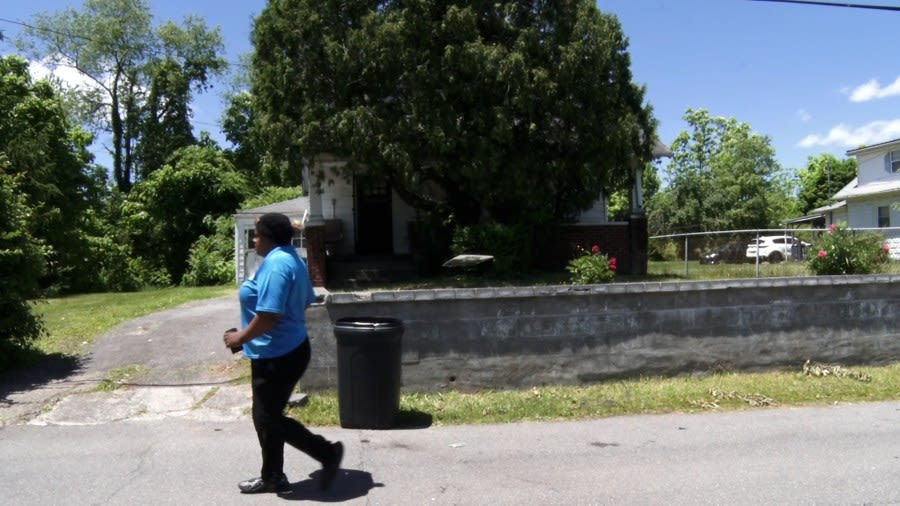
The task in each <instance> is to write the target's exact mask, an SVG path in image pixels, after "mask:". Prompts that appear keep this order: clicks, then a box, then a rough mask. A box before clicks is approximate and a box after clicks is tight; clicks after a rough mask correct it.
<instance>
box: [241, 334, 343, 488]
mask: <svg viewBox="0 0 900 506" xmlns="http://www.w3.org/2000/svg"><path fill="white" fill-rule="evenodd" d="M309 358H310V346H309V339H306V340H305V341H303V344H301V345H300V346H298V347H297V348H296V349H294V351H291V352H290V353H287V354H286V355H282V356H280V357H276V358H265V359H254V360H251V361H250V373H251V378H252V385H253V426H254V427H255V428H256V435H257V437H258V438H259V446H260V448H261V449H262V471H261V472H260V476H261V477H262V478H263V479H264V480H266V481H271V480H277V479H278V478H280V477H281V474H282V472H283V470H284V443H287V444H289V445H291V446H293V447H294V448H296V449H298V450H300V451H302V452H303V453H306V454H307V455H309V456H310V457H312V458H314V459H316V460H318V461H319V462H323V461H324V460H325V459H327V458H328V457H329V456H330V455H331V452H332V448H331V444H330V443H329V442H328V441H327V440H326V439H325V438H323V437H322V436H319V435H316V434H313V433H312V432H310V431H309V430H307V428H306V427H304V426H303V425H302V424H301V423H300V422H298V421H297V420H294V419H293V418H289V417H287V416H285V415H284V408H285V407H286V406H287V403H288V400H290V398H291V393H292V392H293V391H294V387H295V386H296V385H297V382H298V381H299V380H300V377H301V376H303V373H304V372H306V367H307V366H308V365H309Z"/></svg>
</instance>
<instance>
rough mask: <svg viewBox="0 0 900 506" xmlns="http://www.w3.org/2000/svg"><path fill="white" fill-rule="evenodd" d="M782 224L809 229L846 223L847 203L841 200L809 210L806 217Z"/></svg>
mask: <svg viewBox="0 0 900 506" xmlns="http://www.w3.org/2000/svg"><path fill="white" fill-rule="evenodd" d="M784 223H785V224H786V225H808V226H810V227H811V228H828V227H829V226H831V225H832V224H835V225H836V224H838V223H847V201H846V200H841V201H838V202H835V203H833V204H828V205H825V206H822V207H817V208H815V209H811V210H810V211H809V214H807V215H806V216H801V217H799V218H792V219H790V220H786V221H785V222H784Z"/></svg>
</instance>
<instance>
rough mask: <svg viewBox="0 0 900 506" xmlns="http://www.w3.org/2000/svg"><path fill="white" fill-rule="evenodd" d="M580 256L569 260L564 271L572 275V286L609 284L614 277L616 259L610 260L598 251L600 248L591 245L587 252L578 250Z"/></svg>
mask: <svg viewBox="0 0 900 506" xmlns="http://www.w3.org/2000/svg"><path fill="white" fill-rule="evenodd" d="M579 250H581V255H580V256H578V257H576V258H574V259H572V260H570V261H569V265H567V266H566V270H567V271H569V274H571V275H572V277H571V280H572V284H575V285H591V284H597V283H609V282H610V281H612V280H613V278H614V277H615V276H616V267H617V262H616V257H612V258H610V257H609V256H607V255H606V254H604V253H603V252H601V251H600V246H598V245H596V244H595V245H593V246H591V250H590V251H587V250H586V249H584V248H580V247H579Z"/></svg>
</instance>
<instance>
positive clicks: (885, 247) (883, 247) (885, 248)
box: [881, 243, 891, 253]
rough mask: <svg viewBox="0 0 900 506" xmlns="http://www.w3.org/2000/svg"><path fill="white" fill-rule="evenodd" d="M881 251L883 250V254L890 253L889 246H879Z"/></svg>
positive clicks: (885, 244) (886, 244)
mask: <svg viewBox="0 0 900 506" xmlns="http://www.w3.org/2000/svg"><path fill="white" fill-rule="evenodd" d="M881 249H883V250H884V252H885V253H890V252H891V245H890V244H888V243H884V244H882V245H881Z"/></svg>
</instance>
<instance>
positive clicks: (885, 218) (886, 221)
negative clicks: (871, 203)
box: [878, 206, 891, 227]
mask: <svg viewBox="0 0 900 506" xmlns="http://www.w3.org/2000/svg"><path fill="white" fill-rule="evenodd" d="M878 226H879V227H890V226H891V208H890V206H881V207H879V208H878Z"/></svg>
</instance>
